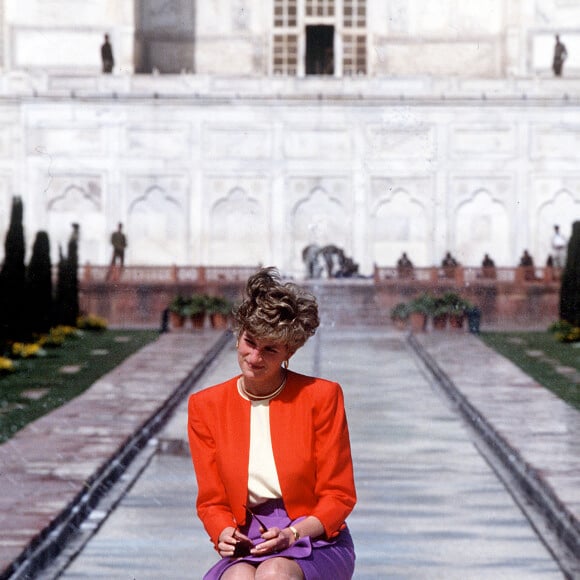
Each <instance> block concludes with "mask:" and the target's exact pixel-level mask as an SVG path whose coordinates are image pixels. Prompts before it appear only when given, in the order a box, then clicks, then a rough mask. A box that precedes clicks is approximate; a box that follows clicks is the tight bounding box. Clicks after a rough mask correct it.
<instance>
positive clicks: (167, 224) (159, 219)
mask: <svg viewBox="0 0 580 580" xmlns="http://www.w3.org/2000/svg"><path fill="white" fill-rule="evenodd" d="M125 231H126V233H127V242H128V247H127V254H128V260H127V261H128V262H130V263H131V264H132V265H139V264H149V265H166V264H177V265H183V264H186V263H187V256H186V252H185V249H186V246H187V244H186V243H184V240H185V239H186V211H185V208H184V207H182V204H181V203H179V201H178V200H177V199H175V198H174V197H173V196H171V195H169V193H167V190H166V189H165V188H164V187H161V186H160V185H157V184H156V185H151V186H149V187H148V188H147V189H145V191H144V193H143V194H142V195H140V196H138V197H136V198H135V199H134V200H133V202H132V203H131V204H130V205H129V212H128V221H127V227H126V228H125Z"/></svg>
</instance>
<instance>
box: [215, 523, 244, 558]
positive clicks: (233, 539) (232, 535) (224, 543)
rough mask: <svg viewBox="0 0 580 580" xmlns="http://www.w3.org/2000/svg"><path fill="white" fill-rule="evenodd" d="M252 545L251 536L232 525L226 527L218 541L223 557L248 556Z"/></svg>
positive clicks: (220, 553)
mask: <svg viewBox="0 0 580 580" xmlns="http://www.w3.org/2000/svg"><path fill="white" fill-rule="evenodd" d="M252 546H253V544H252V541H251V540H250V538H248V537H247V536H244V534H242V533H241V532H240V531H238V530H237V529H236V528H233V527H231V526H230V527H228V528H224V530H223V531H222V533H221V534H220V535H219V538H218V543H217V549H218V553H219V555H220V556H221V557H222V558H231V557H234V556H235V557H239V556H247V555H248V554H249V553H250V548H252Z"/></svg>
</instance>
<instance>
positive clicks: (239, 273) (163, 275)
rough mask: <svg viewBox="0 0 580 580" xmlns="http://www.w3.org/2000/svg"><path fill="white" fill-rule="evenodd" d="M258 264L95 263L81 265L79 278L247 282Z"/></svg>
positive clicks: (135, 281)
mask: <svg viewBox="0 0 580 580" xmlns="http://www.w3.org/2000/svg"><path fill="white" fill-rule="evenodd" d="M257 269H258V266H174V265H173V266H126V267H124V268H120V267H118V266H115V267H113V268H111V267H109V266H93V265H91V264H85V265H83V266H82V267H81V271H80V273H79V278H80V280H81V281H82V282H83V283H84V284H91V283H92V284H98V283H106V282H115V283H117V284H127V285H133V284H179V283H187V284H196V285H198V284H199V285H202V284H211V283H221V282H224V283H227V282H244V281H245V280H247V279H248V277H249V276H251V275H252V274H253V273H254V272H255V271H256V270H257Z"/></svg>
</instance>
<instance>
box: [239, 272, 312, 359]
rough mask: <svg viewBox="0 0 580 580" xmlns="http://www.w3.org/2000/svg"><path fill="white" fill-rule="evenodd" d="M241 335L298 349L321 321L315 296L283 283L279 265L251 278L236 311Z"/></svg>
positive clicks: (293, 350)
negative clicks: (245, 334) (244, 334)
mask: <svg viewBox="0 0 580 580" xmlns="http://www.w3.org/2000/svg"><path fill="white" fill-rule="evenodd" d="M234 324H235V326H236V329H237V332H238V336H240V335H241V334H242V333H243V332H247V333H248V334H250V335H251V336H253V337H255V338H257V339H260V340H270V341H272V342H280V343H283V344H285V345H286V346H287V347H288V349H289V350H290V351H291V352H295V351H296V350H298V349H299V348H300V347H301V346H303V345H304V343H305V342H306V341H307V340H308V339H309V338H310V337H311V336H313V335H314V333H315V332H316V329H317V328H318V325H319V324H320V320H319V317H318V304H317V303H316V298H315V297H314V295H313V294H311V293H310V292H307V291H306V290H304V289H303V288H301V287H300V286H297V285H296V284H292V283H290V282H287V283H283V282H282V280H281V277H280V273H279V272H278V270H277V269H276V268H263V269H261V270H259V271H258V272H257V273H256V274H254V275H253V276H250V278H248V282H247V284H246V288H245V292H244V298H243V301H242V303H241V304H240V305H239V306H238V307H237V308H236V309H235V311H234Z"/></svg>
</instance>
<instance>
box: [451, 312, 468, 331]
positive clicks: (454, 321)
mask: <svg viewBox="0 0 580 580" xmlns="http://www.w3.org/2000/svg"><path fill="white" fill-rule="evenodd" d="M464 320H465V315H464V314H452V315H451V316H449V326H450V327H451V328H453V329H455V330H460V329H461V328H463V321H464Z"/></svg>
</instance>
